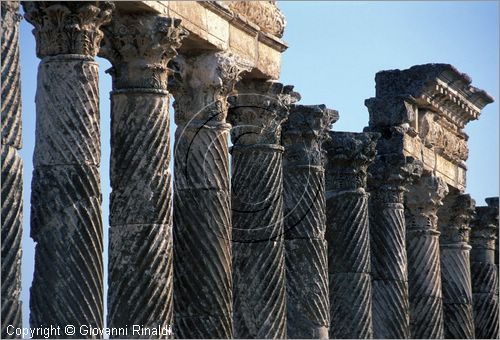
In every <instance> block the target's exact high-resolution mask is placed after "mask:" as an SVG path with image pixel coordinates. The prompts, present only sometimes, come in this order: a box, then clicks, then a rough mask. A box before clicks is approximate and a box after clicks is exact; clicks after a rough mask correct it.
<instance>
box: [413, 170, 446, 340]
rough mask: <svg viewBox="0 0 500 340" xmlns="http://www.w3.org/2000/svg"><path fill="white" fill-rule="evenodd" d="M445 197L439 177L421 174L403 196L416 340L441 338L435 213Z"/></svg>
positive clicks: (441, 324) (440, 296)
mask: <svg viewBox="0 0 500 340" xmlns="http://www.w3.org/2000/svg"><path fill="white" fill-rule="evenodd" d="M447 194H448V186H447V185H446V183H445V182H444V181H443V180H442V179H441V178H440V177H437V176H434V175H432V174H429V173H424V174H422V177H421V178H420V179H419V180H418V181H416V182H415V183H413V184H412V185H411V186H410V187H409V189H408V192H407V193H406V196H405V207H406V209H405V215H406V216H405V219H406V251H407V256H408V288H409V292H410V294H409V296H410V329H411V337H413V338H416V339H442V338H443V337H444V325H443V295H442V289H441V260H440V253H439V235H440V232H439V231H438V226H437V221H438V218H437V210H438V209H439V207H440V206H441V205H442V200H443V198H444V197H445V196H446V195H447Z"/></svg>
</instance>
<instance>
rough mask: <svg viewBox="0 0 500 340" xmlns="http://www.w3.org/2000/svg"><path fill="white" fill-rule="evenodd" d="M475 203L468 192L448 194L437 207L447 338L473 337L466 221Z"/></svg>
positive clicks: (467, 226)
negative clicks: (438, 207) (440, 205)
mask: <svg viewBox="0 0 500 340" xmlns="http://www.w3.org/2000/svg"><path fill="white" fill-rule="evenodd" d="M474 205H475V202H474V200H473V199H472V198H471V197H470V195H467V194H451V193H450V194H449V195H448V196H446V198H445V199H444V200H443V206H442V207H441V208H440V209H439V210H438V222H439V229H440V230H441V233H442V234H441V237H440V240H439V243H440V250H441V284H442V290H443V314H444V317H443V320H444V337H445V338H446V339H474V318H473V314H472V287H471V276H470V265H469V257H470V256H469V255H470V254H469V253H470V249H471V247H470V246H469V230H470V228H469V222H470V220H471V218H472V215H473V213H474Z"/></svg>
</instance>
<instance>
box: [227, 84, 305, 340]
mask: <svg viewBox="0 0 500 340" xmlns="http://www.w3.org/2000/svg"><path fill="white" fill-rule="evenodd" d="M237 89H238V95H237V96H234V97H231V108H230V110H229V116H228V120H229V121H230V122H231V124H232V125H233V129H232V130H231V140H232V142H233V147H232V150H231V155H232V159H231V172H232V178H231V202H232V217H233V223H232V226H233V229H232V231H233V280H234V286H233V294H234V298H233V300H234V314H233V315H234V332H235V334H234V335H235V337H236V338H286V290H285V257H284V244H283V232H284V228H283V195H282V194H283V170H282V165H283V164H282V159H283V158H282V157H283V147H282V146H281V145H280V137H281V123H282V122H283V120H285V119H286V117H287V115H288V105H289V104H291V103H292V102H293V101H294V100H295V98H297V97H298V94H296V93H294V92H293V91H292V89H293V88H292V87H291V86H283V85H282V84H280V83H276V82H271V81H269V82H266V81H259V80H249V81H247V82H242V83H240V84H239V86H238V88H237Z"/></svg>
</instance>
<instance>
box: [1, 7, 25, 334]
mask: <svg viewBox="0 0 500 340" xmlns="http://www.w3.org/2000/svg"><path fill="white" fill-rule="evenodd" d="M1 14H2V24H1V25H2V26H1V29H2V32H1V46H2V47H1V48H2V60H1V63H2V66H1V68H2V104H1V105H2V150H1V161H2V166H1V176H2V177H1V182H2V203H1V205H2V206H1V216H2V237H1V242H2V275H1V276H2V292H1V295H2V314H1V317H2V325H1V337H2V339H7V338H10V337H15V336H12V335H10V336H9V335H8V334H7V326H8V325H12V326H14V327H16V328H17V327H22V319H21V300H20V295H21V255H22V253H21V252H22V251H21V239H22V220H23V200H22V194H23V162H22V159H21V156H20V155H19V149H21V147H22V141H21V137H22V133H21V128H22V121H21V118H22V117H21V84H20V72H19V71H20V70H19V21H20V20H21V15H20V14H19V1H2V3H1Z"/></svg>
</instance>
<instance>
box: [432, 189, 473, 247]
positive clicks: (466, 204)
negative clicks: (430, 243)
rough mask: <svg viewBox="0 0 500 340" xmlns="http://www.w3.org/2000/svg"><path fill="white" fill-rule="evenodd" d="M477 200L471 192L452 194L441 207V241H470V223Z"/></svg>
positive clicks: (439, 215)
mask: <svg viewBox="0 0 500 340" xmlns="http://www.w3.org/2000/svg"><path fill="white" fill-rule="evenodd" d="M475 204H476V202H475V201H474V200H473V199H472V197H470V195H469V194H450V195H448V196H446V198H445V199H444V201H443V206H442V207H441V208H439V211H438V218H439V228H440V230H441V233H442V234H441V243H442V244H452V243H468V242H469V231H470V228H469V223H470V221H471V220H472V217H473V215H474V208H475Z"/></svg>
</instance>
